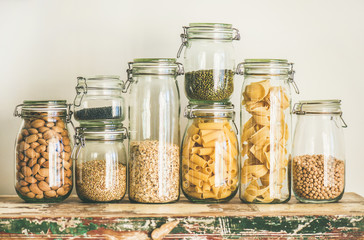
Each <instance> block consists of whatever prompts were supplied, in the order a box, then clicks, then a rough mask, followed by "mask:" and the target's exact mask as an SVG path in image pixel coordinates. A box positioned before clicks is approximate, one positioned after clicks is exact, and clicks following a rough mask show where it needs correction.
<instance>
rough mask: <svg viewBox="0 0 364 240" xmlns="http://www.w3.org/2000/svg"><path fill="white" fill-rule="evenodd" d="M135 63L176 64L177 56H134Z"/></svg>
mask: <svg viewBox="0 0 364 240" xmlns="http://www.w3.org/2000/svg"><path fill="white" fill-rule="evenodd" d="M133 63H158V64H163V63H165V64H176V63H177V59H176V58H134V60H133Z"/></svg>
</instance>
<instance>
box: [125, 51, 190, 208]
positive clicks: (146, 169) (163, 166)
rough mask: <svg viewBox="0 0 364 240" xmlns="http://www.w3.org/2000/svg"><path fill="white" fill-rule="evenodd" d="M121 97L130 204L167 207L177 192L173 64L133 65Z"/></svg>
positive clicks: (153, 61) (147, 61)
mask: <svg viewBox="0 0 364 240" xmlns="http://www.w3.org/2000/svg"><path fill="white" fill-rule="evenodd" d="M127 73H128V80H127V82H126V84H125V89H124V92H127V91H128V89H129V87H130V97H129V100H130V102H129V134H130V139H129V166H128V174H129V199H130V201H132V202H137V203H172V202H176V201H178V199H179V192H180V175H179V169H180V162H179V159H180V158H179V156H180V144H179V143H180V131H179V127H180V124H179V120H180V119H179V117H180V96H179V91H178V87H177V81H176V78H177V76H178V75H181V74H183V68H182V65H181V64H180V63H178V62H177V61H176V59H174V58H167V59H164V58H147V59H142V58H139V59H134V61H133V62H130V63H129V69H128V70H127Z"/></svg>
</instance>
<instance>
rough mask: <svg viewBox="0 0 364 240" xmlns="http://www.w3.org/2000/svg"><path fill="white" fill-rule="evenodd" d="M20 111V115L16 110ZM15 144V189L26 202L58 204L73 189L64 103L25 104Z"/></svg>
mask: <svg viewBox="0 0 364 240" xmlns="http://www.w3.org/2000/svg"><path fill="white" fill-rule="evenodd" d="M18 108H21V112H19V111H18ZM14 116H16V117H21V118H22V119H23V121H22V124H21V127H20V130H19V134H18V137H17V140H16V144H15V156H16V159H15V160H16V174H15V176H16V179H15V189H16V192H17V194H18V195H19V197H20V198H22V199H23V200H25V201H26V202H47V203H50V202H60V201H63V200H64V199H66V198H67V197H68V196H69V195H70V193H71V190H72V158H71V150H72V145H71V141H70V138H69V133H68V130H67V123H68V122H69V121H70V119H71V113H70V111H69V105H67V103H66V101H63V100H57V101H24V102H23V104H20V105H18V106H17V107H16V109H15V112H14Z"/></svg>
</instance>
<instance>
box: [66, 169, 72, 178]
mask: <svg viewBox="0 0 364 240" xmlns="http://www.w3.org/2000/svg"><path fill="white" fill-rule="evenodd" d="M65 173H66V176H67V177H71V176H72V171H71V169H67V170H65Z"/></svg>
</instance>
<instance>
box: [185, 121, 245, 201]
mask: <svg viewBox="0 0 364 240" xmlns="http://www.w3.org/2000/svg"><path fill="white" fill-rule="evenodd" d="M190 139H192V144H191V142H190ZM238 155H239V151H238V139H237V137H236V133H235V131H234V128H233V126H232V125H231V124H230V122H229V121H228V120H226V119H211V118H210V119H208V118H206V119H203V118H195V119H194V120H192V124H191V125H190V126H189V127H188V129H187V130H186V136H185V138H184V144H183V158H182V166H183V168H182V171H183V173H185V174H182V189H183V192H184V194H185V195H186V196H187V197H188V198H189V199H190V200H192V201H194V200H208V201H217V202H220V201H224V200H230V199H231V198H232V197H233V196H234V195H235V194H236V192H237V190H238V182H239V181H238V169H239V166H238ZM185 170H187V171H185ZM186 172H187V173H186Z"/></svg>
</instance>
